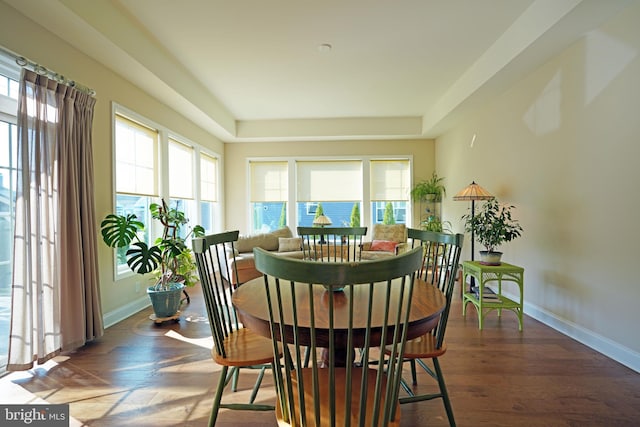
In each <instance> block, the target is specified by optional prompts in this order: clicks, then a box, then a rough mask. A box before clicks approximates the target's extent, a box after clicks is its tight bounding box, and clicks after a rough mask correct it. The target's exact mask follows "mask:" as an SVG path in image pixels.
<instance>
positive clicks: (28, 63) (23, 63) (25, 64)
mask: <svg viewBox="0 0 640 427" xmlns="http://www.w3.org/2000/svg"><path fill="white" fill-rule="evenodd" d="M0 50H2V51H3V52H5V53H6V54H7V55H9V56H11V57H12V58H13V59H15V61H16V64H18V65H19V66H20V67H22V68H26V69H28V70H31V71H33V72H34V73H36V74H40V75H41V76H46V77H49V78H51V79H53V80H55V81H57V82H58V83H62V84H64V85H67V86H70V87H72V88H75V89H77V90H79V91H80V92H83V93H86V94H88V95H90V96H96V91H95V90H94V89H91V88H90V87H87V86H85V85H83V84H80V83H78V82H76V81H75V80H71V79H67V78H66V77H65V76H63V75H62V74H59V73H56V72H55V71H52V70H50V69H48V68H46V67H44V66H42V65H40V64H38V63H37V62H35V61H32V60H30V59H28V58H25V57H24V56H22V55H19V54H17V53H15V52H13V51H11V50H9V49H7V48H6V47H4V46H0Z"/></svg>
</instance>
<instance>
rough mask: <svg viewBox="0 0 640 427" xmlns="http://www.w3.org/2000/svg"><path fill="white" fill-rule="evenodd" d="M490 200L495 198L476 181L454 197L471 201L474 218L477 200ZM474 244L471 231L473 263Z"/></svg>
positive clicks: (454, 198)
mask: <svg viewBox="0 0 640 427" xmlns="http://www.w3.org/2000/svg"><path fill="white" fill-rule="evenodd" d="M489 199H493V196H492V195H491V194H490V193H489V192H488V191H487V190H485V189H484V188H482V187H480V186H479V185H478V184H476V182H475V181H472V182H471V184H469V185H468V186H466V187H465V188H463V189H462V190H460V191H459V192H458V194H456V195H455V196H453V200H456V201H467V200H471V216H472V217H473V216H474V215H475V213H476V212H475V209H476V206H475V202H476V200H489ZM474 242H475V236H474V234H473V229H471V261H473V256H474V252H475V250H474V247H473V246H474ZM474 286H475V281H474V279H473V277H471V287H472V288H473V287H474Z"/></svg>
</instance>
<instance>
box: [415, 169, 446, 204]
mask: <svg viewBox="0 0 640 427" xmlns="http://www.w3.org/2000/svg"><path fill="white" fill-rule="evenodd" d="M442 181H444V178H443V177H439V176H438V174H436V173H435V172H433V174H432V175H431V178H429V179H425V180H422V181H420V182H419V183H417V184H416V185H415V186H414V187H413V188H412V189H411V199H412V200H413V201H414V202H425V201H434V202H440V201H442V196H445V195H446V194H447V190H446V188H445V187H444V184H443V183H442Z"/></svg>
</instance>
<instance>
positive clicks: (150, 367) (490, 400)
mask: <svg viewBox="0 0 640 427" xmlns="http://www.w3.org/2000/svg"><path fill="white" fill-rule="evenodd" d="M189 293H190V295H191V303H190V304H189V305H187V306H184V307H183V311H182V319H181V320H180V322H179V323H165V324H162V325H160V326H155V325H154V324H153V323H152V322H151V321H150V320H149V319H148V316H149V314H150V310H147V311H144V312H141V313H139V314H137V315H135V316H132V317H131V318H129V319H127V320H125V321H123V322H121V323H119V324H117V325H115V326H113V327H111V328H109V329H108V330H107V331H106V334H105V336H104V337H103V338H101V339H100V340H98V341H97V342H95V343H92V344H89V345H87V346H85V347H84V348H82V349H81V350H79V351H77V352H74V353H72V354H69V355H68V356H69V358H68V359H67V360H65V361H63V362H61V363H59V364H58V365H57V366H55V367H53V368H51V369H49V370H48V371H45V370H42V369H34V370H32V372H31V373H32V376H31V377H28V378H26V379H21V380H16V381H15V382H17V383H18V384H19V385H20V386H21V387H23V388H25V389H27V390H28V391H30V392H32V393H34V394H36V395H37V396H38V397H41V398H43V399H45V400H46V401H48V402H51V403H69V404H70V412H71V415H72V416H73V417H75V418H76V419H78V420H80V421H81V422H82V423H84V424H85V425H88V426H118V427H122V426H159V427H160V426H181V427H187V426H204V425H206V422H207V418H208V414H209V410H210V406H211V399H212V396H213V392H214V389H215V384H216V382H217V375H218V372H219V368H218V366H216V365H215V364H214V363H213V361H212V360H211V357H210V350H209V347H210V345H211V341H210V337H209V336H210V332H209V326H208V323H207V320H206V315H205V312H204V307H203V304H202V298H201V295H200V292H199V290H198V289H191V290H190V291H189ZM461 311H462V310H461V305H460V299H459V296H458V295H456V296H455V301H454V306H453V307H452V313H451V316H450V320H449V329H448V332H447V342H448V348H449V350H448V352H447V353H446V354H445V355H444V357H443V358H442V359H441V364H442V368H443V370H444V373H445V378H446V381H447V384H448V388H449V391H450V395H451V400H452V405H453V408H454V412H455V415H456V421H457V422H458V425H459V426H463V427H464V426H469V427H475V426H544V427H549V426H581V427H582V426H607V427H608V426H638V425H640V374H638V373H636V372H634V371H632V370H630V369H628V368H626V367H624V366H622V365H620V364H618V363H616V362H614V361H612V360H610V359H608V358H606V357H604V356H602V355H601V354H600V353H597V352H595V351H593V350H591V349H589V348H587V347H585V346H583V345H581V344H579V343H577V342H576V341H574V340H572V339H570V338H567V337H565V336H563V335H562V334H560V333H558V332H555V331H554V330H552V329H550V328H548V327H546V326H544V325H542V324H541V323H539V322H537V321H535V320H533V319H531V318H528V317H526V316H525V322H524V331H523V332H518V328H517V320H516V317H515V315H514V314H513V313H510V312H507V313H504V314H503V318H502V319H498V317H497V316H496V314H491V315H489V316H488V317H487V318H486V320H485V329H484V330H483V331H479V330H478V328H477V317H476V312H475V311H474V309H473V308H472V307H469V311H468V312H467V318H466V319H463V318H462V315H461ZM253 375H254V374H253V373H248V374H243V375H242V376H241V384H240V387H241V389H240V390H239V391H238V392H236V393H235V394H234V395H233V396H232V398H231V399H232V400H238V401H241V400H243V399H246V398H247V396H248V395H249V393H250V388H251V384H252V380H253V379H254V376H253ZM265 382H266V384H265V386H264V387H263V389H262V390H261V392H260V394H259V396H258V400H260V401H262V402H270V403H273V401H274V391H273V387H271V386H270V384H271V378H269V377H268V376H267V377H265ZM419 383H420V387H424V388H427V385H428V384H431V382H430V379H429V378H428V377H426V376H424V377H421V378H420V379H419ZM225 400H226V401H230V399H229V398H225ZM218 425H219V426H234V427H238V426H254V427H255V426H275V425H276V422H275V417H274V415H273V413H271V412H266V413H265V412H237V411H230V410H222V411H221V413H220V416H219V422H218ZM402 425H403V426H407V427H409V426H411V427H413V426H426V425H429V426H446V425H448V424H447V421H446V416H445V413H444V409H443V407H442V404H441V402H440V401H439V400H436V401H430V402H422V403H417V404H411V405H403V407H402Z"/></svg>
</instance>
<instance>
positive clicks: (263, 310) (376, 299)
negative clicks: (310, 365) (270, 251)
mask: <svg viewBox="0 0 640 427" xmlns="http://www.w3.org/2000/svg"><path fill="white" fill-rule="evenodd" d="M281 285H284V286H282V287H281V289H282V290H283V292H282V298H283V300H282V303H283V306H284V307H285V308H286V309H287V310H288V312H285V314H284V317H285V320H284V323H285V324H284V326H285V334H286V335H287V336H286V337H285V340H284V341H285V342H288V343H291V342H293V327H292V324H291V322H289V321H288V319H292V318H293V307H294V301H293V296H292V294H291V292H290V287H289V286H288V282H286V283H285V282H284V281H281ZM269 286H270V287H275V279H273V278H272V277H269ZM387 286H389V285H388V284H387V283H386V282H380V283H375V284H374V286H373V308H372V310H371V312H372V313H373V324H372V325H373V332H374V333H373V336H374V337H373V338H372V340H375V339H376V338H375V337H379V336H380V335H381V330H382V325H384V319H383V317H384V315H383V314H384V312H385V310H384V307H383V306H382V305H383V304H384V303H385V301H386V299H385V294H386V289H387V288H386V287H387ZM311 289H312V290H311V292H312V293H313V305H314V310H313V313H312V312H311V309H310V304H309V287H308V286H299V287H296V293H295V305H296V308H297V315H298V322H299V331H298V333H299V337H298V338H299V339H300V340H302V344H303V345H311V342H310V341H311V338H310V337H311V334H310V331H309V330H310V325H311V317H312V316H313V320H314V322H315V336H316V346H318V347H327V346H328V342H329V334H328V329H329V318H328V317H329V316H328V315H327V314H328V313H327V312H328V311H327V309H326V307H327V306H328V303H329V297H330V292H332V291H328V290H325V288H324V287H323V286H322V285H313V286H312V287H311ZM399 289H400V287H399V286H393V282H392V292H394V293H396V299H395V300H393V301H392V303H391V305H392V306H393V305H394V304H395V302H397V301H399V299H400V291H399ZM369 293H370V287H369V286H368V285H356V286H353V288H352V289H351V287H347V288H345V289H344V291H339V292H333V297H334V309H335V316H334V322H335V331H338V332H339V330H341V329H343V330H345V331H346V328H347V325H348V317H349V313H348V311H349V298H354V302H355V304H354V306H355V312H354V319H353V324H354V328H355V329H356V330H358V329H360V330H361V332H362V333H361V334H357V335H356V336H355V337H354V342H353V345H354V346H361V345H362V344H363V341H364V332H365V329H364V325H366V322H367V317H368V315H369V310H368V305H367V303H362V302H366V301H368V299H369ZM270 294H271V297H272V299H273V300H274V304H275V294H276V293H275V291H273V292H270ZM403 297H404V298H407V297H408V296H407V295H406V293H405V294H404V296H403ZM358 302H361V303H360V304H359V303H358ZM232 303H233V305H234V306H235V307H236V309H237V311H238V316H239V317H240V321H241V322H242V323H243V325H244V326H245V327H247V328H249V329H251V330H252V331H253V332H255V333H257V334H259V335H262V336H264V337H267V338H270V337H271V327H270V322H269V308H268V304H267V292H266V287H265V281H264V278H263V277H259V278H257V279H253V280H251V281H248V282H246V283H244V284H242V285H240V286H239V287H238V288H237V289H236V290H235V291H234V293H233V297H232ZM410 304H411V311H410V315H409V329H408V331H407V339H408V340H410V339H413V338H417V337H419V336H421V335H424V334H426V333H427V332H430V331H431V330H433V328H435V326H436V325H437V323H438V320H439V319H440V314H441V313H442V311H443V310H444V308H445V305H446V298H445V295H444V294H443V293H442V292H441V291H440V289H438V288H437V287H436V286H433V285H431V284H429V283H426V282H424V281H423V280H420V279H416V282H415V285H414V289H413V296H412V299H411V303H410ZM390 313H394V310H393V307H390ZM279 323H282V322H279ZM376 325H379V327H378V329H379V330H377V331H376V330H375V329H376ZM305 329H306V332H305ZM378 340H379V338H378ZM340 342H343V343H344V342H346V339H345V340H343V339H340V337H339V336H336V345H337V346H340ZM374 344H375V345H380V343H379V342H378V343H375V342H374Z"/></svg>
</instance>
